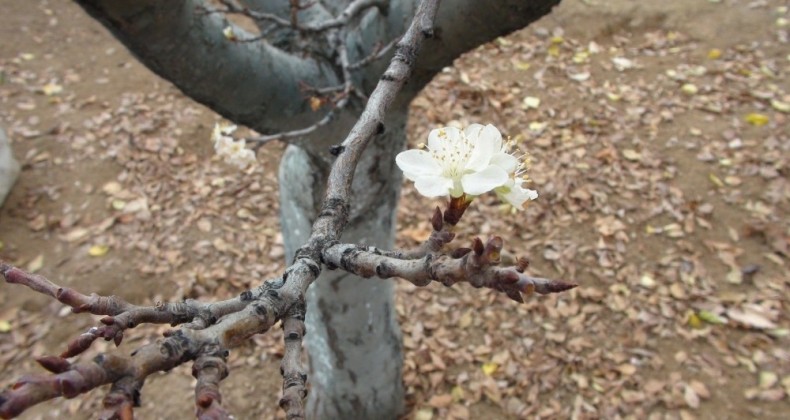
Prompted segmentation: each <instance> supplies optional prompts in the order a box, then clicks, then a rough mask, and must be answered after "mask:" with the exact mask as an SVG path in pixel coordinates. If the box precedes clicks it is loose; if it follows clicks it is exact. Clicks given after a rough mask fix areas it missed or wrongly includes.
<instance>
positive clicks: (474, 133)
mask: <svg viewBox="0 0 790 420" xmlns="http://www.w3.org/2000/svg"><path fill="white" fill-rule="evenodd" d="M483 128H485V127H484V126H483V125H482V124H469V125H468V126H467V127H466V128H464V136H466V138H468V139H474V140H477V138H478V137H480V132H481V131H483Z"/></svg>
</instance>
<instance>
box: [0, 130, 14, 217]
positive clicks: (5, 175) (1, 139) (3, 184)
mask: <svg viewBox="0 0 790 420" xmlns="http://www.w3.org/2000/svg"><path fill="white" fill-rule="evenodd" d="M17 176H19V163H18V162H17V161H16V159H14V154H13V153H12V151H11V141H10V140H9V139H8V137H7V136H6V134H5V130H3V128H2V127H0V206H2V205H3V202H4V201H5V197H6V195H8V193H9V192H10V191H11V187H13V186H14V183H15V182H16V177H17Z"/></svg>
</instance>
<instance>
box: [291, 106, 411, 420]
mask: <svg viewBox="0 0 790 420" xmlns="http://www.w3.org/2000/svg"><path fill="white" fill-rule="evenodd" d="M406 116H407V106H406V104H402V105H400V106H399V107H397V108H395V109H393V110H392V111H391V112H390V115H388V120H387V122H386V123H385V131H384V133H382V134H381V135H379V136H378V137H377V138H376V139H375V141H374V142H373V143H371V145H370V146H369V147H368V148H367V150H366V151H365V155H364V156H363V158H362V161H361V162H360V164H359V167H358V169H357V176H356V177H355V179H354V195H355V196H354V198H353V200H352V203H354V207H353V208H352V211H351V220H350V223H349V225H348V227H347V228H346V230H345V233H344V234H343V238H342V239H343V241H344V242H351V243H359V244H367V245H374V246H380V247H383V248H392V246H393V242H394V228H395V210H396V208H397V201H398V197H399V195H400V186H401V179H402V178H401V174H400V171H399V170H397V167H396V166H395V164H394V163H395V159H394V158H393V156H394V155H395V154H396V153H397V152H398V151H400V150H401V149H402V148H403V147H404V145H405V142H406V135H405V129H406ZM350 121H353V120H350ZM348 128H349V127H348V126H347V124H343V123H340V124H336V125H335V126H334V127H332V130H331V131H332V132H334V131H335V130H344V129H345V131H346V132H347V131H348ZM322 137H325V138H326V137H329V138H342V136H331V135H330V136H326V134H324V135H323V136H322ZM327 149H328V148H324V149H323V150H320V149H319V150H317V149H316V148H314V147H311V149H310V150H309V151H307V150H305V149H301V148H299V147H296V146H290V147H289V148H288V149H287V151H286V153H285V156H284V157H283V159H282V162H281V166H280V174H279V175H280V202H281V212H282V214H281V220H282V229H283V233H284V238H285V249H286V254H287V258H288V259H289V261H290V259H292V258H293V255H294V252H295V251H296V249H297V248H298V247H299V246H301V245H302V244H303V243H304V240H305V239H306V238H307V236H308V235H309V233H310V226H311V224H312V220H313V218H314V217H315V214H316V210H317V209H316V205H318V204H319V203H320V200H319V198H320V196H321V194H322V193H323V190H324V184H323V182H324V180H325V179H326V178H325V177H324V176H323V175H322V174H323V172H324V166H325V163H326V162H325V160H324V159H322V156H323V155H325V151H326V150H327ZM307 300H308V302H307V308H308V311H307V319H306V325H307V334H306V336H305V340H306V345H307V351H308V354H309V357H310V376H309V380H310V383H311V387H312V388H311V391H310V396H309V400H308V413H309V415H310V417H311V418H315V419H340V418H342V419H356V418H359V419H365V418H374V417H377V418H384V419H389V418H392V419H394V418H397V417H398V415H399V414H400V413H401V412H402V408H403V407H402V405H403V392H404V391H403V384H402V379H401V378H402V375H401V369H402V365H403V355H402V351H401V350H402V349H401V338H400V329H399V327H398V322H397V317H396V314H395V308H394V295H393V283H392V281H390V280H380V279H361V278H359V277H356V276H353V275H349V274H347V273H345V272H343V271H339V270H338V271H329V270H324V272H323V273H322V274H321V277H320V278H319V280H318V281H316V282H315V283H313V285H312V286H311V287H310V289H309V291H308V296H307Z"/></svg>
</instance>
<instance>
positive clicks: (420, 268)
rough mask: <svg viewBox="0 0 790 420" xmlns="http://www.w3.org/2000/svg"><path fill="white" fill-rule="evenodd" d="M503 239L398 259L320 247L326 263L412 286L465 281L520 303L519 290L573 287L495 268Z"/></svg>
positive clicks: (521, 268) (345, 248)
mask: <svg viewBox="0 0 790 420" xmlns="http://www.w3.org/2000/svg"><path fill="white" fill-rule="evenodd" d="M502 246H503V242H502V239H501V238H499V237H493V238H491V239H490V240H488V242H486V243H485V244H484V243H483V242H482V241H481V240H480V239H479V238H475V240H474V242H473V244H472V248H461V249H460V250H461V252H454V253H453V254H451V255H445V254H428V255H426V256H425V257H423V258H420V259H399V258H393V257H390V256H386V255H381V254H380V253H376V252H371V251H369V250H367V249H365V248H364V247H360V246H358V245H351V244H337V245H332V246H330V247H328V248H326V249H325V250H324V253H323V257H324V260H325V261H326V262H327V264H328V265H331V266H336V267H341V268H342V269H343V270H345V271H348V272H350V273H354V274H356V275H358V276H360V277H373V276H377V277H380V278H390V277H400V278H402V279H404V280H407V281H409V282H411V283H412V284H414V285H415V286H427V285H428V284H430V283H431V282H433V281H436V282H439V283H442V284H444V285H445V286H452V285H454V284H456V283H461V282H465V283H469V284H471V285H472V286H474V287H486V288H489V289H493V290H497V291H500V292H504V293H505V294H506V295H507V296H508V297H509V298H511V299H513V300H515V301H517V302H519V303H523V301H524V300H523V298H522V296H521V294H522V293H524V294H526V295H531V294H533V293H539V294H549V293H559V292H563V291H565V290H569V289H572V288H574V287H576V284H573V283H568V282H565V281H559V280H549V279H545V278H541V277H531V276H528V275H526V274H524V273H523V271H524V268H525V264H523V263H519V265H517V266H514V267H499V264H500V253H501V251H502Z"/></svg>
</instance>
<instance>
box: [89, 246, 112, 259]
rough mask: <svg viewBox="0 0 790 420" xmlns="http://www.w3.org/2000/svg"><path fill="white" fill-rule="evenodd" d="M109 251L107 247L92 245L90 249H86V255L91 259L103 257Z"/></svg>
mask: <svg viewBox="0 0 790 420" xmlns="http://www.w3.org/2000/svg"><path fill="white" fill-rule="evenodd" d="M109 250H110V247H108V246H107V245H93V246H92V247H90V248H88V255H90V256H91V257H103V256H104V255H105V254H107V251H109Z"/></svg>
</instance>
